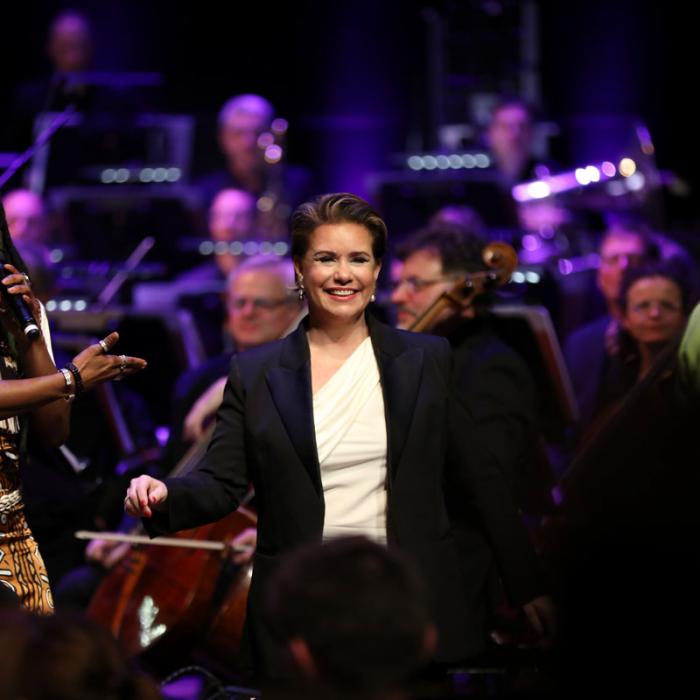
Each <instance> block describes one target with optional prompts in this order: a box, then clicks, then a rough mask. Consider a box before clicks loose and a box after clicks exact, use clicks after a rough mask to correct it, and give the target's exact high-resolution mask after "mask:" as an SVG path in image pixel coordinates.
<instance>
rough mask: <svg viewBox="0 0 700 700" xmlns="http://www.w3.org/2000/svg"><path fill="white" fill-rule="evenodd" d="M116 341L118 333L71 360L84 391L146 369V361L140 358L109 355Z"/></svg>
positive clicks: (91, 346) (90, 346) (112, 334)
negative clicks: (78, 373) (80, 378)
mask: <svg viewBox="0 0 700 700" xmlns="http://www.w3.org/2000/svg"><path fill="white" fill-rule="evenodd" d="M118 340H119V334H118V333H110V334H109V335H108V336H107V337H106V338H103V339H102V340H100V341H99V342H98V343H95V344H94V345H89V346H88V347H86V348H85V350H83V351H82V352H81V353H80V354H78V355H76V356H75V357H74V358H73V364H74V365H75V366H76V367H77V368H78V371H79V372H80V376H81V377H82V380H83V385H84V388H85V390H88V389H91V388H92V387H94V386H96V385H97V384H101V383H102V382H106V381H109V380H110V379H123V378H124V377H128V376H129V375H130V374H134V373H135V372H140V371H141V370H142V369H144V368H145V367H146V360H144V359H142V358H140V357H130V356H128V355H111V354H110V351H111V350H112V348H113V347H114V346H115V345H116V343H117V341H118Z"/></svg>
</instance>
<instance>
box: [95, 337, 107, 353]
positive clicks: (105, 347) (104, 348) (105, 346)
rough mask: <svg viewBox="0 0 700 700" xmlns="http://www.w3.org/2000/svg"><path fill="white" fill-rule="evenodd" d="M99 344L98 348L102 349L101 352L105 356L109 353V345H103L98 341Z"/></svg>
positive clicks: (103, 342) (103, 343) (101, 341)
mask: <svg viewBox="0 0 700 700" xmlns="http://www.w3.org/2000/svg"><path fill="white" fill-rule="evenodd" d="M97 342H98V343H99V344H100V347H101V348H102V352H104V354H105V355H106V354H107V353H108V352H109V345H107V343H105V341H104V340H99V341H97Z"/></svg>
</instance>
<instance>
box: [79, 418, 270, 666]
mask: <svg viewBox="0 0 700 700" xmlns="http://www.w3.org/2000/svg"><path fill="white" fill-rule="evenodd" d="M212 430H213V427H210V429H209V430H208V431H207V432H206V433H205V434H204V436H203V437H202V438H201V439H200V440H199V441H198V442H196V443H195V444H194V445H193V446H192V447H191V448H190V449H189V450H188V452H187V453H186V454H185V456H184V457H183V459H182V460H181V461H180V462H179V463H178V465H177V466H176V468H175V469H174V470H173V472H172V473H171V476H177V475H180V474H185V473H187V472H188V471H190V470H191V469H192V468H193V467H194V466H195V465H196V464H197V463H198V462H199V460H200V458H201V457H202V456H203V454H204V452H205V451H206V448H207V445H208V443H209V438H210V436H211V432H212ZM251 497H252V491H251V492H250V493H249V495H248V497H247V499H246V502H245V503H244V504H243V505H241V507H239V508H238V509H237V510H236V511H234V512H232V513H230V514H229V515H227V516H226V517H224V518H222V519H221V520H219V521H217V522H214V523H210V524H207V525H202V526H200V527H197V528H193V529H190V530H184V531H182V532H179V533H176V534H175V535H174V536H172V537H168V538H154V539H150V538H148V537H146V536H144V535H139V534H133V533H132V534H122V533H101V532H84V531H83V532H78V533H76V536H77V537H79V538H82V539H88V538H92V537H94V538H102V539H111V540H114V541H119V542H123V543H133V544H136V545H140V546H134V547H131V549H130V551H129V552H128V554H127V555H126V556H125V557H123V558H122V560H121V561H119V562H118V563H117V564H116V565H115V566H114V567H113V569H111V570H110V571H109V572H108V573H107V575H106V576H105V578H104V579H103V581H102V582H101V584H100V586H99V587H98V589H97V591H96V592H95V594H94V595H93V597H92V600H91V602H90V606H89V608H88V612H87V614H88V616H89V617H90V618H92V619H94V620H95V621H97V622H99V623H100V624H102V625H103V626H104V627H107V628H108V629H109V630H110V631H111V632H112V634H113V635H114V636H115V637H116V638H117V639H119V640H120V641H121V643H122V645H123V646H124V647H125V649H126V651H127V653H128V654H129V655H130V656H139V657H140V658H142V659H143V660H144V661H145V662H146V663H147V664H148V665H149V666H153V667H155V668H157V669H158V670H162V671H169V670H173V668H175V667H178V666H181V665H183V663H182V662H183V660H185V659H187V658H189V657H190V655H191V653H192V652H193V651H194V650H195V649H196V648H197V647H199V649H200V654H203V655H204V656H205V657H207V658H211V660H212V661H213V663H214V665H217V666H219V667H226V668H228V669H229V670H230V669H231V668H232V667H234V666H235V663H236V661H237V658H238V654H239V648H240V641H241V638H242V634H243V622H244V617H245V606H246V600H247V596H248V588H249V582H250V574H251V564H250V563H248V564H245V565H242V566H237V565H233V564H232V563H231V561H230V556H229V555H230V552H231V546H230V545H229V544H228V543H230V541H231V540H232V539H233V538H234V537H235V536H237V535H239V534H240V533H242V532H243V531H244V530H245V529H247V528H251V527H255V525H256V522H257V518H256V516H255V514H254V513H253V512H252V511H251V510H250V508H249V507H248V501H249V500H250V498H251ZM161 545H162V546H161ZM210 633H211V635H212V641H214V640H215V642H216V643H215V644H212V643H211V642H210V639H209V637H210Z"/></svg>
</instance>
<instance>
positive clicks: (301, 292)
mask: <svg viewBox="0 0 700 700" xmlns="http://www.w3.org/2000/svg"><path fill="white" fill-rule="evenodd" d="M297 287H299V292H298V293H299V301H303V300H304V275H299V276H298V277H297Z"/></svg>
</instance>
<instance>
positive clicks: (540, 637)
mask: <svg viewBox="0 0 700 700" xmlns="http://www.w3.org/2000/svg"><path fill="white" fill-rule="evenodd" d="M523 611H524V612H525V616H526V617H527V620H528V622H529V623H530V627H531V629H532V631H533V632H534V633H535V636H536V639H537V642H536V644H537V646H539V647H541V648H543V649H549V648H551V647H552V646H553V644H554V640H555V638H556V635H557V614H556V607H555V605H554V601H553V600H552V599H551V598H550V597H549V596H548V595H542V596H539V597H537V598H534V599H533V600H531V601H530V602H529V603H525V605H523Z"/></svg>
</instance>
